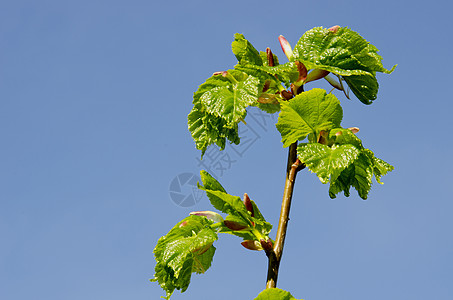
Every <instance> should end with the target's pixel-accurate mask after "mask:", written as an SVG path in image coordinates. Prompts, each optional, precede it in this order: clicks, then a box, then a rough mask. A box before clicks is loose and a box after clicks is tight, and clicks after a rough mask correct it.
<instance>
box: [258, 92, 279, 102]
mask: <svg viewBox="0 0 453 300" xmlns="http://www.w3.org/2000/svg"><path fill="white" fill-rule="evenodd" d="M263 92H264V91H263ZM257 101H258V102H259V103H263V104H278V100H277V96H276V95H274V94H267V93H262V94H261V95H260V97H259V98H258V100H257Z"/></svg>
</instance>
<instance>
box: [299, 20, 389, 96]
mask: <svg viewBox="0 0 453 300" xmlns="http://www.w3.org/2000/svg"><path fill="white" fill-rule="evenodd" d="M378 51H379V50H378V49H377V48H376V47H375V46H373V45H372V44H370V43H368V42H367V41H366V40H365V39H364V38H362V37H361V36H360V35H359V34H358V33H357V32H355V31H352V30H351V29H349V28H347V27H340V28H339V29H338V31H337V32H335V33H334V32H331V31H330V30H328V29H326V28H322V27H316V28H313V29H311V30H309V31H307V32H306V33H305V34H304V35H303V36H302V37H301V38H300V40H299V42H298V43H297V44H296V46H295V47H294V57H295V60H300V61H301V62H303V63H304V64H305V66H306V67H307V68H309V69H322V70H326V71H329V72H332V73H335V74H338V75H341V76H343V78H344V79H345V81H346V83H347V84H348V85H349V87H350V88H351V90H352V92H353V93H354V95H356V97H357V98H358V99H359V100H360V101H361V102H363V103H364V104H371V103H372V101H373V100H375V99H376V98H377V92H378V88H379V85H378V82H377V80H376V76H375V74H376V72H382V73H387V74H390V73H392V72H393V70H394V69H395V67H396V65H395V66H393V67H392V69H391V70H388V69H386V68H384V66H383V65H382V57H381V56H380V55H379V54H377V52H378Z"/></svg>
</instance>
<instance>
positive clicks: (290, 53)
mask: <svg viewBox="0 0 453 300" xmlns="http://www.w3.org/2000/svg"><path fill="white" fill-rule="evenodd" d="M278 41H279V42H280V46H282V50H283V53H285V55H286V57H287V58H288V59H289V60H290V61H291V60H293V49H291V45H290V44H289V42H288V40H287V39H286V38H285V37H284V36H283V35H281V36H279V37H278Z"/></svg>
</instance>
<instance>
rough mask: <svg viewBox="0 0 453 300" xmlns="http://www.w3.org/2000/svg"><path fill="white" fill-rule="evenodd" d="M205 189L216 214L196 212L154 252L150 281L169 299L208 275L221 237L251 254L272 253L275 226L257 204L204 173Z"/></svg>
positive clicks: (176, 226) (163, 238)
mask: <svg viewBox="0 0 453 300" xmlns="http://www.w3.org/2000/svg"><path fill="white" fill-rule="evenodd" d="M200 175H201V180H202V182H203V185H199V188H200V189H202V190H204V191H206V194H207V195H208V198H209V200H210V201H211V204H212V206H213V207H214V208H216V209H218V210H219V211H220V212H223V213H225V214H226V216H222V215H220V214H219V213H217V212H213V211H195V212H191V213H190V216H188V217H187V218H184V219H183V220H182V221H180V222H179V223H177V224H176V225H175V226H174V227H173V228H172V229H171V230H170V232H168V233H167V234H166V235H164V236H162V237H161V238H160V239H159V241H158V243H157V246H156V247H155V249H154V256H155V258H156V261H157V264H156V267H155V275H154V278H153V279H151V281H157V282H158V283H159V284H160V286H161V287H162V289H164V290H165V292H166V297H165V298H166V299H169V298H170V296H171V295H172V294H173V292H174V291H175V290H180V291H181V292H184V291H185V290H186V289H187V288H188V286H189V283H190V279H191V276H192V273H197V274H201V273H205V272H206V271H207V270H208V268H209V267H210V266H211V262H212V259H213V257H214V253H215V250H216V248H215V247H214V245H213V243H214V242H215V241H216V240H217V239H218V234H219V233H227V234H232V235H235V236H238V237H240V238H242V239H243V241H242V242H241V245H242V246H244V247H245V248H247V249H249V250H257V251H260V250H265V251H270V249H272V247H273V240H272V239H271V238H270V237H269V233H270V231H271V229H272V225H271V224H270V223H268V222H267V221H266V220H265V218H264V217H263V215H262V214H261V212H260V210H259V209H258V206H257V205H256V203H255V202H254V201H253V200H251V199H250V197H249V196H248V195H247V194H244V199H243V200H241V198H240V197H237V196H232V195H230V194H228V193H227V192H226V191H225V189H224V188H223V187H222V185H221V184H220V183H219V182H218V181H217V180H216V179H215V178H214V177H212V176H211V175H210V174H209V173H208V172H206V171H201V172H200Z"/></svg>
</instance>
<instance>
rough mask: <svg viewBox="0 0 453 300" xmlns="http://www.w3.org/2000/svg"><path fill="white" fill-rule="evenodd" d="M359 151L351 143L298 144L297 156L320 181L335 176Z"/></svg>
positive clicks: (325, 180)
mask: <svg viewBox="0 0 453 300" xmlns="http://www.w3.org/2000/svg"><path fill="white" fill-rule="evenodd" d="M359 153H360V151H359V149H357V148H356V147H354V146H353V145H341V146H333V147H329V146H327V145H322V144H318V143H310V144H305V143H304V144H300V145H299V146H298V147H297V156H298V158H299V160H300V161H301V162H302V163H304V164H305V165H306V166H307V167H308V168H309V169H310V171H312V172H313V173H316V175H318V177H319V180H321V182H322V183H327V182H329V180H330V179H331V178H332V179H335V178H337V177H338V176H339V175H340V173H341V172H342V171H343V170H344V169H346V168H347V167H348V166H350V165H351V164H352V163H353V162H354V161H355V160H356V159H357V157H358V155H359Z"/></svg>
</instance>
